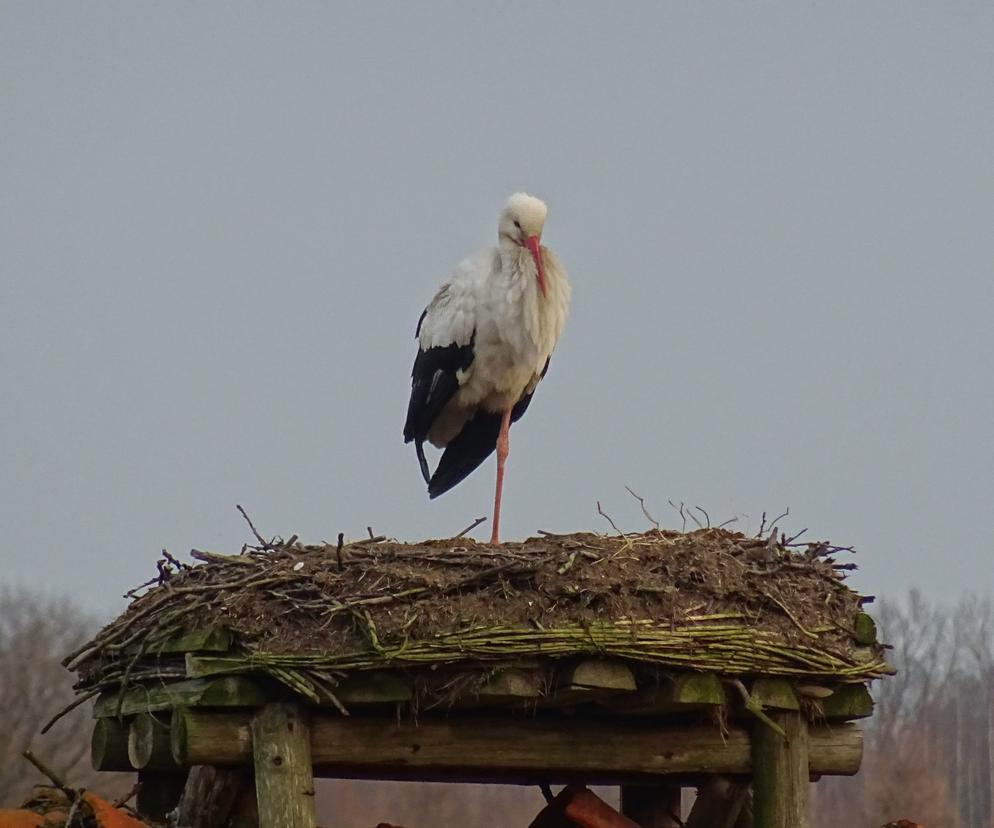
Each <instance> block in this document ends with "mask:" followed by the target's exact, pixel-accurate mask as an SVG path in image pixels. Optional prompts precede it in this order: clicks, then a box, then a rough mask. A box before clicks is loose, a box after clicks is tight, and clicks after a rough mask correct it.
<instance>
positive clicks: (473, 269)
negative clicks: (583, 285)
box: [404, 193, 570, 543]
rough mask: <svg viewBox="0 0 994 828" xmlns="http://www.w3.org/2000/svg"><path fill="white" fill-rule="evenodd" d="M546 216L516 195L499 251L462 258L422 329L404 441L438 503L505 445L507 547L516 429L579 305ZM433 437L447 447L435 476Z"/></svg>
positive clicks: (501, 229) (500, 467)
mask: <svg viewBox="0 0 994 828" xmlns="http://www.w3.org/2000/svg"><path fill="white" fill-rule="evenodd" d="M545 215H546V206H545V204H544V203H543V202H542V201H540V200H539V199H537V198H534V197H533V196H530V195H527V194H526V193H515V194H514V195H512V196H511V197H510V198H509V199H508V200H507V205H506V206H505V207H504V210H503V212H502V213H501V214H500V222H499V224H498V225H497V246H496V247H491V248H488V249H486V250H483V251H480V252H479V253H477V254H475V255H473V256H471V257H470V258H468V259H465V260H464V261H462V262H460V264H459V265H458V266H457V267H456V269H455V272H454V273H453V274H452V276H451V277H450V278H449V280H448V281H447V282H446V283H445V284H443V285H442V286H441V288H439V290H438V292H437V293H436V294H435V298H433V299H432V300H431V302H430V303H429V305H428V307H427V308H425V310H424V313H422V314H421V319H420V320H418V326H417V330H416V332H415V337H416V338H417V340H418V345H419V348H418V355H417V357H416V358H415V360H414V370H413V371H412V372H411V401H410V404H409V405H408V408H407V423H406V424H405V425H404V441H405V442H407V443H409V442H411V441H412V440H413V441H414V445H415V448H416V449H417V454H418V460H419V462H420V463H421V473H422V474H423V475H424V478H425V482H426V483H427V484H428V495H429V497H432V498H435V497H438V496H439V495H440V494H443V493H444V492H447V491H448V490H449V489H451V488H452V487H453V486H455V485H456V484H457V483H459V482H460V481H461V480H463V479H464V478H465V477H466V476H467V475H468V474H469V473H470V472H472V471H473V470H474V469H475V468H476V467H477V466H479V465H480V464H481V463H482V462H483V461H484V460H486V459H487V457H489V456H490V453H491V452H492V451H493V450H494V449H497V487H496V492H495V494H494V517H493V530H492V533H491V537H490V542H491V543H499V533H500V500H501V489H502V487H503V483H504V463H505V461H506V460H507V454H508V446H509V442H508V431H509V430H510V427H511V423H513V422H516V421H517V420H518V419H520V418H521V416H522V415H523V414H524V413H525V409H527V408H528V404H529V403H530V402H531V398H532V394H534V393H535V386H537V385H538V383H539V380H541V379H542V377H544V376H545V372H546V371H547V370H548V369H549V358H550V356H551V355H552V351H553V349H554V348H555V347H556V341H557V340H558V339H559V335H560V334H561V333H562V330H563V325H564V323H565V322H566V313H567V309H568V306H569V296H570V286H569V282H568V281H567V280H566V271H565V270H564V269H563V266H562V265H561V264H560V263H559V259H557V258H556V256H555V255H554V254H553V253H552V251H551V250H549V249H548V248H546V247H542V246H541V245H540V240H541V237H542V226H543V225H544V224H545ZM425 440H428V441H429V442H430V443H431V444H432V445H434V446H437V447H438V448H443V447H444V448H445V452H444V453H443V454H442V457H441V459H440V460H439V462H438V466H437V467H436V469H435V473H434V474H430V473H429V471H428V463H427V461H426V460H425V454H424V446H423V443H424V441H425Z"/></svg>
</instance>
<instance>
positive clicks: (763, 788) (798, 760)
mask: <svg viewBox="0 0 994 828" xmlns="http://www.w3.org/2000/svg"><path fill="white" fill-rule="evenodd" d="M770 717H771V718H772V719H773V721H774V722H775V723H776V724H777V725H778V727H779V728H780V729H781V730H782V731H783V733H784V734H785V735H781V734H780V733H777V732H776V731H775V730H774V729H773V728H772V727H770V726H769V725H767V724H766V723H764V722H756V724H754V725H753V728H752V730H753V742H752V764H753V769H752V791H753V820H754V823H755V828H808V824H809V823H808V788H809V779H810V775H811V772H812V771H811V768H810V765H809V749H810V742H809V733H808V723H807V720H806V719H804V717H803V716H802V715H801V714H800V713H798V712H794V711H782V712H772V713H771V714H770Z"/></svg>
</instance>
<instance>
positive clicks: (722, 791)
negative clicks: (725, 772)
mask: <svg viewBox="0 0 994 828" xmlns="http://www.w3.org/2000/svg"><path fill="white" fill-rule="evenodd" d="M750 798H751V797H750V794H749V784H748V783H747V782H745V781H743V780H738V779H736V780H732V779H727V778H725V777H723V776H712V777H711V778H710V779H708V780H707V781H706V782H705V783H704V784H703V785H701V786H700V787H699V788H698V790H697V799H696V800H695V801H694V806H693V807H692V808H691V809H690V815H689V816H688V817H687V822H686V823H685V825H684V828H744V826H745V825H746V823H747V821H748V824H750V825H751V824H752V818H751V807H750V809H749V813H748V814H747V813H746V808H745V806H746V803H747V801H748V800H750Z"/></svg>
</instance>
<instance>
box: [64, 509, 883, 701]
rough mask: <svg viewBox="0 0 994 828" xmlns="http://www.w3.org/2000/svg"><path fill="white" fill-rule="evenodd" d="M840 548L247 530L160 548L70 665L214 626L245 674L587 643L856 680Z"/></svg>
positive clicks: (446, 659)
mask: <svg viewBox="0 0 994 828" xmlns="http://www.w3.org/2000/svg"><path fill="white" fill-rule="evenodd" d="M840 551H842V548H840V547H833V546H831V545H829V544H827V543H807V544H791V543H785V542H784V541H783V539H782V538H778V537H777V534H776V532H774V533H773V534H772V535H771V536H767V537H763V538H752V537H747V536H745V535H742V534H740V533H735V532H729V531H726V530H724V529H720V528H708V529H701V530H698V531H695V532H690V533H682V532H675V531H666V530H655V529H654V530H651V531H649V532H646V533H644V534H629V535H624V536H612V537H605V536H600V535H595V534H572V535H551V534H543V535H542V536H539V537H534V538H530V539H528V540H526V541H524V542H521V543H506V544H503V545H501V546H490V545H483V544H478V543H475V542H474V541H472V540H469V539H465V538H455V539H448V540H432V541H426V542H424V543H419V544H405V543H398V542H396V541H388V540H383V539H380V538H372V539H369V540H366V541H359V542H356V543H350V544H346V545H344V546H341V545H339V546H337V547H336V546H335V545H303V544H301V543H299V542H298V541H297V540H296V537H294V538H291V539H290V540H289V541H282V540H274V541H271V542H266V541H264V540H262V539H261V538H260V542H259V545H258V546H246V547H244V548H243V550H242V553H241V554H240V555H218V554H215V553H209V552H199V551H197V550H194V551H193V552H192V553H191V554H192V556H193V558H194V559H195V560H196V561H197V563H195V564H194V565H189V564H185V563H180V562H179V561H176V559H174V558H172V557H171V556H167V558H166V559H165V560H163V561H160V563H159V573H160V574H159V576H158V577H157V578H155V579H154V580H153V581H151V582H149V583H148V584H146V585H144V586H143V588H142V589H144V591H143V592H142V591H141V590H139V591H138V593H140V594H138V593H136V597H134V600H133V601H132V604H131V606H130V607H129V608H128V609H127V611H126V612H125V613H124V614H123V615H121V617H120V618H118V619H117V620H115V621H113V622H112V623H111V624H109V625H108V626H107V627H105V628H104V629H103V630H102V631H101V632H100V633H99V635H97V637H96V638H95V639H94V640H93V641H91V642H90V643H89V644H88V645H86V647H84V648H83V649H81V650H80V651H79V652H77V653H74V654H73V655H72V656H70V657H69V658H68V659H67V664H68V665H69V666H70V667H73V668H75V669H77V670H79V672H80V675H81V681H80V685H79V686H80V687H81V688H87V689H106V688H111V687H116V686H120V685H122V684H127V683H128V682H129V680H140V679H142V678H145V679H148V678H152V677H156V676H160V677H165V676H166V675H168V674H173V675H177V673H175V672H172V671H174V670H176V669H177V668H169V669H167V668H166V661H165V660H162V659H158V660H157V659H155V654H156V652H157V651H161V649H162V648H163V646H164V643H165V642H167V641H169V640H170V639H173V640H174V639H175V638H176V637H177V636H179V635H182V634H184V633H186V632H188V631H191V630H195V629H203V628H204V627H207V626H209V625H214V624H223V625H225V626H226V627H228V628H229V629H230V630H231V631H232V632H233V633H234V636H235V646H234V649H233V650H232V652H231V653H229V655H232V656H237V657H238V658H239V659H241V663H242V664H243V666H244V669H245V670H246V671H252V672H258V673H263V674H265V673H269V674H271V675H274V676H276V677H278V678H281V679H283V680H284V681H285V680H286V678H287V671H298V675H299V674H300V671H304V672H307V671H309V670H316V671H319V672H321V671H323V672H322V673H321V674H322V675H323V676H324V677H325V678H327V677H329V676H332V677H335V676H338V677H340V676H341V675H342V674H343V673H345V672H348V671H350V670H357V669H368V668H372V667H380V668H382V667H398V668H401V667H411V666H420V667H433V666H437V665H442V664H446V665H458V664H466V665H479V664H481V663H491V662H496V661H504V662H506V661H509V660H513V659H519V658H523V657H539V658H542V657H549V658H561V657H567V656H575V655H580V654H590V653H602V654H607V655H611V656H615V657H621V658H625V659H629V660H630V661H633V662H641V663H644V664H652V665H658V666H661V667H664V668H670V667H672V668H683V669H696V670H708V671H714V672H717V673H720V674H723V675H727V676H757V675H774V676H789V677H817V678H822V679H826V678H827V679H833V680H837V681H864V680H868V679H872V678H876V677H878V676H880V675H883V674H885V673H888V672H890V668H889V667H888V666H887V665H886V663H885V662H884V660H883V657H882V656H883V651H882V647H880V646H879V645H876V644H873V645H871V646H868V647H860V646H858V645H857V644H856V642H855V640H854V629H853V627H854V622H855V619H856V617H857V615H858V614H859V612H860V607H861V605H862V603H864V602H865V601H866V600H869V599H866V598H863V597H861V596H859V595H858V594H856V593H855V592H854V591H852V590H851V589H850V588H849V587H848V586H847V585H846V584H845V583H844V578H845V573H846V571H847V570H849V569H852V568H854V564H852V563H836V561H835V556H836V555H837V554H838V553H839V552H840ZM845 551H847V552H848V551H851V550H848V549H847V550H845ZM178 669H180V670H181V669H182V668H178ZM179 674H180V675H181V672H180V673H179Z"/></svg>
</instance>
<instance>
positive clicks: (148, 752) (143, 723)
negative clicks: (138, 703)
mask: <svg viewBox="0 0 994 828" xmlns="http://www.w3.org/2000/svg"><path fill="white" fill-rule="evenodd" d="M128 759H129V761H130V762H131V764H132V765H134V766H135V767H136V768H138V769H139V770H169V769H172V768H176V767H178V766H177V765H176V762H175V760H174V759H173V755H172V751H171V750H170V746H169V714H166V713H139V714H138V715H137V716H135V717H134V719H132V721H131V727H130V728H129V729H128Z"/></svg>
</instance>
